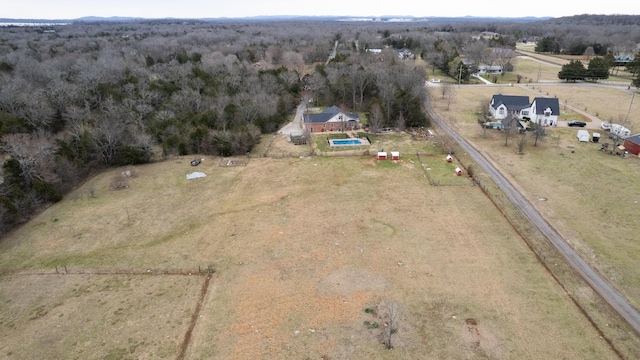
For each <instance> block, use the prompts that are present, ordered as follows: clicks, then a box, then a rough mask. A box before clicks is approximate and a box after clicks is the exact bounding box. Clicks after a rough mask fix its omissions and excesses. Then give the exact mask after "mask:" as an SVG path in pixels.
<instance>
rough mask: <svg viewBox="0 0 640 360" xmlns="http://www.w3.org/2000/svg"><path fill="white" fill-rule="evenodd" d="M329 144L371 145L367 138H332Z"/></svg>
mask: <svg viewBox="0 0 640 360" xmlns="http://www.w3.org/2000/svg"><path fill="white" fill-rule="evenodd" d="M329 145H331V146H359V145H369V142H368V141H367V140H366V139H330V140H329Z"/></svg>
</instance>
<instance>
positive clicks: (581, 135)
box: [578, 130, 591, 142]
mask: <svg viewBox="0 0 640 360" xmlns="http://www.w3.org/2000/svg"><path fill="white" fill-rule="evenodd" d="M590 138H591V137H590V136H589V132H588V131H587V130H578V141H580V142H589V139H590Z"/></svg>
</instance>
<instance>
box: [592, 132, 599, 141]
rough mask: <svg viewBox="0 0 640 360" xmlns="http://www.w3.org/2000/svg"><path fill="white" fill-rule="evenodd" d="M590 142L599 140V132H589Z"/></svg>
mask: <svg viewBox="0 0 640 360" xmlns="http://www.w3.org/2000/svg"><path fill="white" fill-rule="evenodd" d="M591 142H594V143H597V142H600V133H597V132H594V133H593V134H591Z"/></svg>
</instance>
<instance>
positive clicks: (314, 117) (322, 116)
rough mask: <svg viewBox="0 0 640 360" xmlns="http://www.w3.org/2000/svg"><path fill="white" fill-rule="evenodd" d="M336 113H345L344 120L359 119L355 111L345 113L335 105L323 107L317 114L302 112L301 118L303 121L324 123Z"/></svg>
mask: <svg viewBox="0 0 640 360" xmlns="http://www.w3.org/2000/svg"><path fill="white" fill-rule="evenodd" d="M338 113H343V114H345V115H346V116H347V119H345V120H358V119H360V117H359V115H358V114H356V113H345V112H344V111H342V110H340V108H339V107H337V106H335V105H333V106H331V107H328V108H326V109H324V111H323V112H321V113H319V114H304V115H303V118H304V122H305V123H326V122H327V121H329V120H330V119H331V118H332V117H334V116H336V114H338Z"/></svg>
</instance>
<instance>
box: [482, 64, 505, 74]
mask: <svg viewBox="0 0 640 360" xmlns="http://www.w3.org/2000/svg"><path fill="white" fill-rule="evenodd" d="M478 74H502V66H500V65H478Z"/></svg>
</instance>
